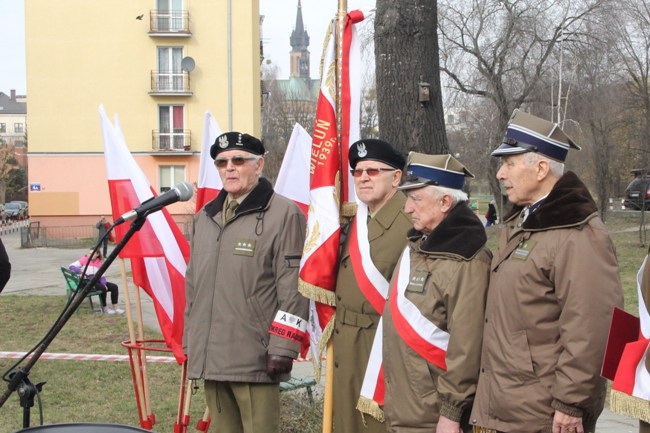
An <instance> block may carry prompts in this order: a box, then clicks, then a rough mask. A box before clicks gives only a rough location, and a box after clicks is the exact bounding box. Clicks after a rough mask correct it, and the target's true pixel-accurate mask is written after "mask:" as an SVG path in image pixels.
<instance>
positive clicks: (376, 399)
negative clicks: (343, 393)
mask: <svg viewBox="0 0 650 433" xmlns="http://www.w3.org/2000/svg"><path fill="white" fill-rule="evenodd" d="M349 248H350V260H351V262H352V269H354V275H355V277H356V280H357V284H358V286H359V289H361V293H363V295H364V296H365V297H366V299H367V300H368V302H369V303H370V305H372V307H373V308H374V309H375V310H377V312H378V313H379V314H381V313H382V312H383V311H384V305H385V304H386V297H387V296H388V291H389V289H390V283H389V282H388V280H386V278H384V276H383V275H382V273H381V272H379V270H378V269H377V267H376V266H375V264H374V263H373V262H372V259H371V257H370V242H368V206H367V205H366V204H364V203H362V202H360V201H359V202H357V215H356V217H355V218H354V220H353V221H352V227H351V229H350V246H349ZM383 404H384V370H383V364H382V321H381V319H380V320H379V324H378V326H377V331H376V333H375V338H374V340H373V343H372V349H371V351H370V356H369V358H368V364H367V366H366V372H365V374H364V377H363V384H362V385H361V395H360V397H359V402H358V403H357V409H358V410H360V411H361V412H364V413H367V414H370V415H372V416H373V417H375V418H376V419H378V420H380V421H383V417H384V414H383V411H382V410H381V409H380V406H382V405H383Z"/></svg>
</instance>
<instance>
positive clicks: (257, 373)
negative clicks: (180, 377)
mask: <svg viewBox="0 0 650 433" xmlns="http://www.w3.org/2000/svg"><path fill="white" fill-rule="evenodd" d="M264 154H265V150H264V146H263V145H262V143H261V142H260V140H258V139H257V138H255V137H252V136H250V135H248V134H241V133H238V132H227V133H225V134H222V135H220V136H219V137H217V140H216V141H215V144H214V145H213V146H212V147H211V149H210V156H212V158H214V162H215V165H216V166H217V169H218V171H219V175H220V177H221V180H222V181H223V189H222V190H221V192H220V193H219V195H218V196H217V197H216V198H215V199H214V200H213V201H211V202H209V203H208V204H206V205H205V207H204V208H203V209H201V210H200V211H199V212H198V213H197V215H196V217H195V219H194V233H193V237H192V247H191V255H190V263H189V266H188V268H187V273H186V275H185V289H186V303H187V305H186V309H185V332H184V335H183V348H184V349H185V353H186V354H187V375H188V377H189V378H190V379H203V380H205V395H206V400H207V403H208V407H209V409H210V417H211V418H212V425H213V426H214V427H213V428H212V429H211V431H213V432H215V433H257V432H269V433H273V432H276V433H277V432H278V431H279V419H280V396H279V393H280V390H279V382H280V381H282V380H288V379H289V378H290V372H291V368H292V365H293V360H294V359H295V358H296V357H297V356H298V353H299V351H300V345H301V342H302V340H303V339H304V338H305V330H306V319H307V308H308V303H307V299H306V298H304V297H303V296H302V295H301V294H300V293H299V292H298V267H299V264H300V257H301V254H302V248H303V243H304V235H305V217H304V215H303V214H302V212H301V211H300V209H299V208H298V206H296V205H295V203H293V202H292V201H290V200H289V199H287V198H285V197H283V196H281V195H278V194H275V193H274V192H273V187H272V186H271V184H270V182H269V181H268V180H266V179H264V178H263V177H261V174H262V169H263V167H264Z"/></svg>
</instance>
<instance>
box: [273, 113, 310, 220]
mask: <svg viewBox="0 0 650 433" xmlns="http://www.w3.org/2000/svg"><path fill="white" fill-rule="evenodd" d="M310 152H311V136H310V135H309V133H308V132H307V131H305V129H304V128H303V127H302V126H300V125H299V124H298V123H296V125H295V126H294V127H293V132H292V133H291V138H290V139H289V144H288V145H287V150H286V152H285V153H284V159H283V160H282V165H281V166H280V171H279V172H278V179H277V180H276V181H275V186H274V189H275V192H277V193H278V194H280V195H283V196H285V197H287V198H288V199H290V200H293V201H294V202H295V203H296V204H297V205H298V207H299V208H300V210H302V212H303V213H304V214H305V216H307V210H308V208H309V158H310V156H309V154H310Z"/></svg>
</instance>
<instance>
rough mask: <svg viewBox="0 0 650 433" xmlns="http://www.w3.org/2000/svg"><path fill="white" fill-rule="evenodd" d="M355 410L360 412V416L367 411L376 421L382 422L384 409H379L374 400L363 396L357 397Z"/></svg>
mask: <svg viewBox="0 0 650 433" xmlns="http://www.w3.org/2000/svg"><path fill="white" fill-rule="evenodd" d="M357 410H358V411H359V412H361V414H362V416H363V414H364V413H367V414H368V415H370V416H371V417H373V418H374V419H376V420H377V421H379V422H384V411H383V410H381V408H380V407H379V404H378V403H377V402H376V401H374V400H372V399H370V398H367V397H363V396H361V397H359V401H358V402H357ZM364 421H365V420H364Z"/></svg>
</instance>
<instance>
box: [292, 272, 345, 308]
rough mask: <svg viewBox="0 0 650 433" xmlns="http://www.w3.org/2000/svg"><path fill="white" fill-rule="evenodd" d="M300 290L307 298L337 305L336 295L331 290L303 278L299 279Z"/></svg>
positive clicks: (332, 305)
mask: <svg viewBox="0 0 650 433" xmlns="http://www.w3.org/2000/svg"><path fill="white" fill-rule="evenodd" d="M298 291H299V292H300V293H301V294H302V295H303V296H304V297H306V298H309V299H313V300H314V301H316V302H320V303H321V304H325V305H329V306H331V307H334V306H336V295H335V293H334V292H333V291H331V290H326V289H323V288H322V287H318V286H315V285H313V284H310V283H308V282H306V281H303V280H302V279H300V280H298Z"/></svg>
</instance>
